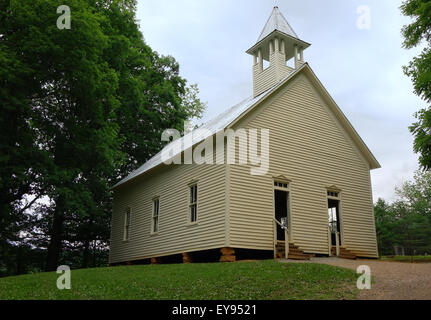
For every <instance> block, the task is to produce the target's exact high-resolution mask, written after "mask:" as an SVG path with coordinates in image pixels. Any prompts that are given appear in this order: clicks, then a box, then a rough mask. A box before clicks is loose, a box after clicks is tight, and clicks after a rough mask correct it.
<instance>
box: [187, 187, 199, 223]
mask: <svg viewBox="0 0 431 320" xmlns="http://www.w3.org/2000/svg"><path fill="white" fill-rule="evenodd" d="M189 201H190V203H189V219H190V222H191V223H193V222H196V221H197V220H198V205H197V204H198V185H197V184H195V185H192V186H190V199H189Z"/></svg>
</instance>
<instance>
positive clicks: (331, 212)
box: [328, 199, 341, 246]
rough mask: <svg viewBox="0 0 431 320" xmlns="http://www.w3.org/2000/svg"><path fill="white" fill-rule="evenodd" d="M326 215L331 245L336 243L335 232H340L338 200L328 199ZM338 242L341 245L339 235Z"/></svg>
mask: <svg viewBox="0 0 431 320" xmlns="http://www.w3.org/2000/svg"><path fill="white" fill-rule="evenodd" d="M328 216H329V228H330V230H331V239H332V245H333V246H335V245H336V241H335V237H336V236H337V232H339V233H341V229H340V201H339V200H334V199H328ZM338 240H339V244H340V245H341V236H340V237H339V239H338Z"/></svg>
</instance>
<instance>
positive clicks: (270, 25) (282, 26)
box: [257, 7, 298, 42]
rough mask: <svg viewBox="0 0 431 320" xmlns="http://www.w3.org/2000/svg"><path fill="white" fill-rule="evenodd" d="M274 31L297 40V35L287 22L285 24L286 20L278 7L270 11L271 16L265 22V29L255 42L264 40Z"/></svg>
mask: <svg viewBox="0 0 431 320" xmlns="http://www.w3.org/2000/svg"><path fill="white" fill-rule="evenodd" d="M275 30H278V31H280V32H283V33H285V34H287V35H289V36H292V37H294V38H298V35H297V34H296V33H295V31H294V30H293V29H292V27H291V26H290V24H289V22H287V20H286V18H285V17H284V16H283V14H282V13H281V12H280V10H279V9H278V7H274V9H272V12H271V16H270V17H269V19H268V21H267V22H266V24H265V27H264V28H263V30H262V33H261V34H260V36H259V38H258V39H257V42H259V41H261V40H263V39H265V38H266V37H267V36H268V35H270V34H271V33H272V32H273V31H275Z"/></svg>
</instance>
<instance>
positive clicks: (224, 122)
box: [112, 63, 380, 189]
mask: <svg viewBox="0 0 431 320" xmlns="http://www.w3.org/2000/svg"><path fill="white" fill-rule="evenodd" d="M304 69H305V70H308V72H307V73H309V74H311V75H312V76H313V78H314V80H315V81H316V84H317V85H318V86H320V87H321V89H322V93H323V94H325V95H326V96H327V97H328V99H329V102H330V104H332V106H333V108H334V110H335V112H336V113H337V114H338V116H339V120H340V121H341V123H342V125H343V126H344V127H345V128H347V130H348V131H349V133H350V135H351V136H352V138H353V141H354V143H355V144H357V146H358V147H359V149H360V150H361V152H363V154H364V155H365V157H366V159H367V160H368V161H369V163H370V168H371V169H376V168H380V164H379V162H378V161H377V160H376V158H375V157H374V155H373V154H372V153H371V151H370V150H369V149H368V147H367V145H366V144H365V143H364V141H363V140H362V139H361V137H360V136H359V134H358V133H357V132H356V130H355V129H354V128H353V126H352V125H351V123H350V122H349V120H348V119H347V118H346V117H345V115H344V114H343V112H342V111H341V109H340V108H339V107H338V105H337V104H336V103H335V101H334V100H333V99H332V97H331V96H330V95H329V93H328V92H327V91H326V89H325V88H324V87H323V85H322V84H321V83H320V81H319V79H318V78H317V76H316V75H315V74H314V72H313V71H312V69H311V68H310V66H309V65H308V63H305V64H303V65H302V66H301V67H299V68H297V69H295V70H293V71H292V72H291V73H289V74H288V75H287V76H286V77H285V78H284V79H282V80H281V81H280V82H278V83H277V84H275V85H274V86H273V87H272V88H270V89H268V90H267V91H265V92H264V93H262V94H261V95H259V96H257V97H255V98H253V97H249V98H247V99H245V100H243V101H242V102H240V103H239V104H237V105H235V106H233V107H231V108H230V109H228V110H226V111H224V112H223V113H221V114H220V115H218V116H217V117H215V118H214V119H213V120H211V121H209V122H207V123H206V124H204V125H202V126H201V127H200V129H207V130H205V131H206V132H207V134H206V135H193V132H191V133H188V134H186V135H184V136H183V137H181V138H179V139H177V140H175V141H173V142H171V143H170V144H168V145H169V146H173V144H180V148H179V149H180V150H181V153H182V152H184V151H185V150H186V149H187V148H189V147H190V145H188V146H187V148H186V147H185V143H184V141H186V139H187V138H189V139H190V137H191V139H192V146H194V145H196V144H198V143H200V142H202V141H204V140H205V139H206V138H208V137H209V136H211V135H214V134H216V133H218V132H220V131H222V130H225V129H227V128H229V127H230V126H231V125H233V124H234V123H236V122H237V121H238V120H239V119H240V118H242V117H243V116H244V115H245V114H247V113H248V112H249V111H251V110H252V109H253V108H254V107H255V106H256V105H258V104H259V103H260V102H261V101H263V100H264V99H265V98H266V97H268V96H270V95H271V94H272V93H273V92H274V91H275V90H277V89H278V88H279V87H281V86H282V85H284V84H285V83H287V82H288V81H289V80H290V79H291V78H293V77H294V76H295V75H296V74H298V73H299V72H300V71H301V70H304ZM179 153H180V152H178V153H177V154H175V155H173V156H172V158H173V157H175V156H176V155H178V154H179ZM161 164H163V161H162V151H160V152H159V153H157V154H156V155H155V156H154V157H152V158H151V159H150V160H148V161H147V162H146V163H145V164H144V165H142V166H141V167H139V168H138V169H136V170H135V171H133V172H132V173H130V174H129V175H128V176H127V177H125V178H124V179H122V180H121V181H120V182H118V183H117V184H116V185H114V186H113V187H112V189H114V188H116V187H118V186H120V185H122V184H124V183H126V182H128V181H130V180H132V179H134V178H136V177H138V176H140V175H142V174H143V173H145V172H147V171H149V170H151V169H153V168H155V167H157V166H159V165H161Z"/></svg>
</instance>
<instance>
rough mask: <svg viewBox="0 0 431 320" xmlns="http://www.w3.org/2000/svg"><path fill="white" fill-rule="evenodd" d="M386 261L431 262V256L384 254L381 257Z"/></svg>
mask: <svg viewBox="0 0 431 320" xmlns="http://www.w3.org/2000/svg"><path fill="white" fill-rule="evenodd" d="M380 259H381V260H384V261H398V262H416V263H417V262H421V263H423V262H428V263H431V256H413V257H411V256H384V257H381V258H380Z"/></svg>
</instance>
